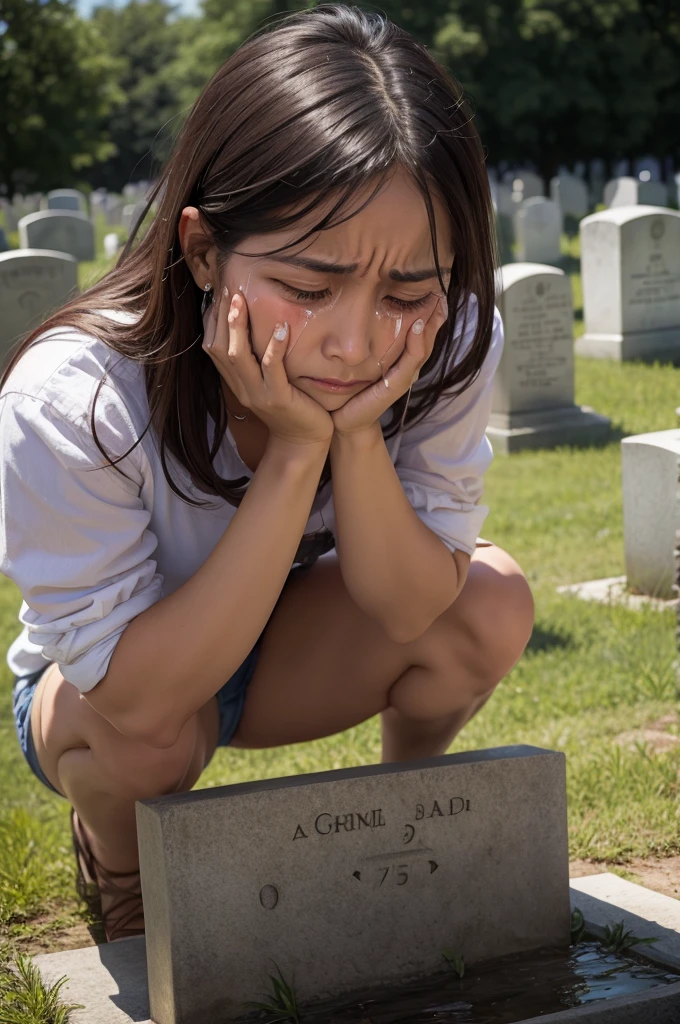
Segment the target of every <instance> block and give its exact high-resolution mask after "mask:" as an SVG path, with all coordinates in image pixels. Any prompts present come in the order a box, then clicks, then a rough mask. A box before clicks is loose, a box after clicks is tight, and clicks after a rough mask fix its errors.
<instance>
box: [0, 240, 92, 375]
mask: <svg viewBox="0 0 680 1024" xmlns="http://www.w3.org/2000/svg"><path fill="white" fill-rule="evenodd" d="M77 286H78V263H77V261H76V260H75V259H74V258H73V256H66V255H64V253H60V252H46V251H43V250H39V249H14V250H13V251H11V252H7V253H3V254H2V255H0V352H1V354H2V358H3V359H4V356H5V353H6V352H7V351H8V349H9V347H10V346H11V345H12V344H13V343H14V342H15V341H16V340H17V339H18V338H19V337H20V336H21V335H22V334H24V333H25V332H26V331H29V330H32V329H33V328H34V327H36V326H38V325H39V324H40V322H41V321H42V320H44V319H45V318H46V317H47V316H48V315H49V314H50V313H51V312H53V311H54V310H55V309H57V308H58V307H59V306H61V305H63V303H64V302H66V301H67V299H68V298H70V296H71V295H73V294H75V292H76V290H77Z"/></svg>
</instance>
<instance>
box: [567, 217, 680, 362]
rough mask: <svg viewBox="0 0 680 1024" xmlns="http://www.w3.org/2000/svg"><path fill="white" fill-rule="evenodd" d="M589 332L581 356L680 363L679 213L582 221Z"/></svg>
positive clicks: (582, 342) (581, 341)
mask: <svg viewBox="0 0 680 1024" xmlns="http://www.w3.org/2000/svg"><path fill="white" fill-rule="evenodd" d="M581 278H582V282H583V312H584V320H585V333H584V335H583V337H581V338H579V339H578V341H577V343H576V351H577V353H578V354H579V355H584V356H591V357H593V358H595V359H616V360H628V359H642V360H646V361H653V360H655V359H662V360H671V361H673V360H675V359H677V358H678V357H680V213H678V212H677V211H675V210H662V209H659V208H658V207H654V206H630V207H620V208H618V209H613V210H603V211H601V212H600V213H594V214H591V216H590V217H586V218H585V219H584V220H582V221H581Z"/></svg>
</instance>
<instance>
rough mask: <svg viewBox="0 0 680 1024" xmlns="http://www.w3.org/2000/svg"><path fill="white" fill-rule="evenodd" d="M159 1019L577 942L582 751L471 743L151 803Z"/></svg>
mask: <svg viewBox="0 0 680 1024" xmlns="http://www.w3.org/2000/svg"><path fill="white" fill-rule="evenodd" d="M137 824H138V833H139V847H140V858H141V867H142V890H143V895H144V905H145V920H146V929H147V934H146V939H147V959H148V971H149V993H150V1006H151V1016H152V1018H153V1019H154V1020H155V1021H157V1022H158V1024H199V1022H200V1024H203V1022H204V1021H206V1020H217V1019H220V1015H222V1016H223V1017H224V1019H225V1020H229V1019H232V1018H233V1017H237V1016H238V1015H239V1014H240V1013H242V1012H243V1006H244V1003H246V1002H247V1001H249V1000H253V999H257V998H258V997H259V996H260V994H261V993H262V992H263V991H266V990H267V975H268V973H269V972H270V970H271V966H272V965H271V960H274V961H276V963H277V964H278V965H279V966H280V968H281V970H282V971H283V973H284V975H285V976H286V977H288V978H294V981H295V988H296V992H297V995H298V999H299V1000H300V1002H301V1003H302V1004H305V1003H308V1004H309V1003H312V1002H315V1001H321V1000H324V999H330V998H334V997H335V996H340V995H345V994H348V993H351V992H353V991H356V990H358V989H361V988H365V987H366V986H367V985H376V984H378V985H380V984H388V983H393V982H395V981H396V980H401V981H407V980H409V979H415V978H418V977H424V976H427V975H429V974H431V973H434V972H435V971H436V970H438V969H439V967H440V964H441V951H442V949H444V948H445V947H454V948H457V949H460V950H461V951H462V953H463V955H464V956H465V960H466V962H468V963H473V962H474V961H476V960H480V959H484V958H486V957H492V956H497V955H499V954H502V953H508V952H511V951H519V950H528V949H532V948H537V947H539V946H542V945H546V944H566V943H568V941H569V898H568V852H567V820H566V795H565V761H564V755H563V754H560V753H556V752H552V751H544V750H540V749H538V748H535V747H504V748H499V749H497V750H487V751H476V752H472V753H464V754H453V755H448V756H445V757H439V758H429V759H427V760H424V761H420V762H409V763H404V764H396V765H376V766H370V767H366V768H353V769H345V770H342V771H333V772H321V773H318V774H315V775H305V776H296V777H293V778H286V779H274V780H269V781H264V782H256V783H247V784H244V785H237V786H225V787H221V788H218V789H207V790H201V791H197V792H192V793H188V794H178V795H172V796H166V797H161V798H159V799H155V800H146V801H143V802H141V803H139V804H138V805H137Z"/></svg>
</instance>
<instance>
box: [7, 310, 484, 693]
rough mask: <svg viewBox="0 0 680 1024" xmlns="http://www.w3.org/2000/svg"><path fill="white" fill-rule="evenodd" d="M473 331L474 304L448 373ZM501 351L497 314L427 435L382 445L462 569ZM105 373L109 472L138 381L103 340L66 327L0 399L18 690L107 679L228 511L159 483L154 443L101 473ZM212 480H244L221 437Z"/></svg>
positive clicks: (323, 510)
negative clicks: (51, 677) (139, 626)
mask: <svg viewBox="0 0 680 1024" xmlns="http://www.w3.org/2000/svg"><path fill="white" fill-rule="evenodd" d="M107 315H109V316H111V317H112V318H114V319H121V317H120V315H119V314H115V313H112V312H109V313H108V314H107ZM475 324H476V301H475V299H474V297H473V299H472V300H471V305H470V310H469V322H468V327H467V329H466V332H465V337H464V338H463V341H462V344H461V345H460V349H459V352H458V353H457V356H456V358H460V356H461V355H462V353H463V352H464V351H465V350H466V348H467V347H468V346H469V344H470V342H471V341H472V337H473V335H474V330H475ZM502 347H503V329H502V324H501V320H500V316H499V314H498V312H497V311H496V313H495V319H494V328H493V339H492V343H491V347H490V350H489V353H488V356H487V358H486V360H485V362H484V365H483V367H482V370H481V372H480V374H479V376H478V378H477V380H476V381H475V383H474V384H473V385H472V386H471V387H470V388H468V390H467V391H465V392H464V393H463V394H462V395H461V396H459V397H458V398H454V399H451V398H443V399H441V398H440V400H439V401H438V402H437V404H436V405H435V407H434V408H433V409H432V410H431V411H430V412H429V413H428V415H427V416H426V417H425V419H424V420H423V421H422V422H421V423H419V424H417V425H416V426H414V427H409V426H407V427H406V428H405V429H404V430H403V432H402V433H401V434H397V436H395V437H393V438H392V439H390V440H389V441H388V442H387V445H388V449H389V452H390V457H391V459H392V462H393V463H394V465H395V468H396V471H397V474H398V476H399V479H400V480H401V482H402V485H403V488H404V492H405V494H406V496H407V498H408V500H409V502H410V504H411V505H412V507H413V508H414V510H415V511H416V513H417V515H418V516H419V517H420V518H421V519H422V521H423V522H424V523H425V524H426V526H428V527H429V528H430V529H431V530H432V531H433V532H434V533H436V534H437V536H439V537H440V538H441V539H442V541H443V542H444V544H446V546H447V547H448V548H449V549H450V550H451V551H453V550H455V549H456V548H459V549H460V550H462V551H466V552H467V553H468V554H472V552H473V551H474V548H475V541H476V539H477V536H478V534H479V530H480V528H481V526H482V523H483V522H484V519H485V518H486V515H487V513H488V508H487V507H486V506H485V505H481V504H480V503H479V502H480V499H481V497H482V493H483V485H482V477H483V474H484V472H485V471H486V469H487V468H488V466H489V464H490V462H491V459H492V453H491V446H490V444H489V442H488V440H487V439H486V437H485V434H484V431H485V429H486V426H487V424H488V420H489V414H490V409H491V395H492V381H493V376H494V373H495V371H496V368H497V366H498V362H499V359H500V356H501V351H502ZM105 374H106V375H107V376H106V381H105V383H104V385H103V386H102V388H101V390H100V393H99V396H98V398H97V402H96V406H95V424H96V433H97V436H98V438H99V440H100V443H101V444H102V446H103V447H104V450H105V451H106V452H107V453H108V454H109V455H110V456H111V457H112V458H115V457H116V456H119V455H122V454H123V452H125V451H127V449H128V448H130V447H131V445H132V444H133V443H134V442H135V441H136V440H137V439H138V438H139V437H140V435H141V434H142V433H143V431H144V428H145V427H146V425H147V422H148V418H149V409H148V403H147V397H146V389H145V382H144V372H143V369H142V367H141V366H140V365H139V364H137V363H134V362H133V361H132V360H130V359H127V358H125V357H122V356H120V355H119V354H118V353H116V352H114V351H113V350H112V349H111V348H110V347H109V346H107V345H106V344H104V343H103V342H101V341H99V340H98V339H96V338H93V337H91V336H89V335H87V334H84V333H82V332H80V331H77V330H76V329H75V328H56V329H54V330H52V331H49V332H47V333H45V334H43V335H41V336H40V337H39V338H38V339H37V340H36V342H35V343H34V344H33V345H32V346H31V348H30V349H29V350H28V351H27V352H26V353H25V354H24V355H23V356H22V358H21V360H20V361H19V363H18V364H17V366H16V367H15V368H14V370H13V371H12V374H11V376H10V378H9V380H8V381H7V383H6V384H5V387H4V388H3V390H2V394H1V395H0V473H1V474H2V475H1V477H0V571H1V572H2V573H3V574H4V575H5V576H8V577H9V578H10V579H12V580H14V582H15V583H16V585H17V586H18V588H19V590H20V592H21V595H22V598H23V602H22V605H21V610H20V612H19V621H20V622H21V623H22V625H23V630H22V632H21V634H20V635H19V636H18V637H17V639H16V640H15V641H14V642H13V643H12V645H11V647H10V648H9V651H8V654H7V662H8V664H9V667H10V669H11V671H12V672H13V673H14V674H15V675H24V674H27V673H29V672H33V671H36V670H37V669H39V668H42V667H43V666H44V665H45V660H46V659H47V660H48V661H56V662H57V664H58V665H59V668H60V669H61V671H62V673H63V675H64V677H65V678H66V679H68V680H69V682H71V683H73V685H74V686H76V687H77V688H78V690H80V691H81V692H83V693H85V692H87V691H88V690H90V689H92V687H94V686H96V684H97V683H98V682H99V680H100V679H102V678H103V676H104V675H105V674H106V671H107V668H108V664H109V660H110V658H111V655H112V653H113V650H114V647H115V646H116V643H117V642H118V639H119V637H120V635H121V633H122V632H123V630H124V629H125V627H126V626H127V624H128V623H129V622H131V620H132V619H134V618H135V616H137V615H139V614H140V612H143V611H145V610H146V609H147V608H149V607H150V606H151V605H152V604H154V602H156V601H158V600H160V599H161V598H162V597H166V596H167V595H169V594H171V593H173V591H174V590H176V589H177V588H178V587H180V586H181V585H182V584H183V583H184V582H185V581H186V580H188V579H189V578H190V577H191V576H193V575H194V573H195V572H196V571H197V570H198V569H199V568H200V566H201V565H202V564H203V562H204V561H205V560H206V558H207V557H208V556H209V555H210V553H211V551H212V550H213V548H214V547H215V545H216V544H217V542H218V540H219V539H220V537H221V536H222V534H223V533H224V531H225V529H226V528H227V526H228V525H229V522H230V520H231V518H232V516H234V514H235V512H236V508H235V507H234V506H233V505H231V504H230V503H229V502H227V501H224V500H222V499H218V498H216V497H215V496H214V495H206V494H204V493H202V492H200V491H199V490H198V489H197V488H196V487H195V486H194V485H193V484H192V482H191V480H190V478H189V475H188V474H187V473H186V471H185V470H184V469H183V468H182V467H181V466H179V464H178V463H177V462H176V461H175V460H174V459H173V458H172V456H170V455H169V456H168V460H169V462H170V467H171V472H172V475H173V477H174V479H175V480H176V481H177V483H178V484H179V486H180V489H181V490H184V491H185V493H188V494H190V495H191V496H192V497H196V498H198V499H203V500H205V499H207V500H209V501H210V503H211V507H210V508H197V507H194V506H192V505H189V504H188V503H187V502H185V501H183V500H182V499H181V498H180V497H178V495H176V494H175V493H174V491H172V490H171V488H170V487H169V486H168V483H167V481H166V479H165V475H164V473H163V468H162V466H161V462H160V458H159V453H158V448H157V442H156V440H155V437H154V435H153V433H152V430H151V429H149V430H148V431H147V432H146V434H145V435H144V437H143V439H142V441H141V443H140V444H138V445H137V446H136V447H135V449H134V451H133V452H132V453H131V454H130V455H129V456H127V457H126V458H125V459H124V460H122V462H120V463H119V465H120V468H121V469H122V470H123V471H124V472H125V474H126V476H123V475H121V474H120V473H119V472H117V471H116V470H115V469H112V468H110V467H106V466H105V461H104V458H103V456H102V455H101V453H100V451H99V450H98V448H97V446H96V445H95V442H94V439H93V435H92V431H91V428H90V414H91V408H92V399H93V397H94V392H95V389H96V387H97V385H98V384H99V382H100V380H101V379H102V378H103V377H104V375H105ZM428 376H429V375H428ZM427 379H428V377H425V376H423V378H421V380H419V381H418V383H417V384H416V385H415V386H414V389H413V391H414V392H415V390H416V388H417V387H419V386H422V385H423V383H424V382H426V381H427ZM390 416H391V414H390V413H389V412H388V413H386V414H385V416H384V417H383V418H382V420H381V422H382V423H383V425H387V424H388V423H389V422H390ZM213 429H214V424H213V423H212V421H211V420H210V421H209V430H213ZM102 466H104V468H101V467H102ZM215 467H216V469H217V471H218V472H219V474H220V475H221V476H222V477H223V478H229V479H236V478H238V477H241V476H246V477H249V478H250V477H252V475H253V474H252V472H251V470H250V469H248V467H247V466H245V464H244V463H243V462H242V461H241V460H240V458H239V455H238V451H237V448H236V445H235V443H234V439H233V437H232V435H231V432H230V431H229V430H227V433H226V435H225V438H224V439H223V442H222V445H221V447H220V450H219V452H218V454H217V456H216V459H215ZM324 526H325V527H327V528H328V529H330V530H331V531H333V532H334V526H335V519H334V512H333V498H332V488H331V486H330V485H328V486H327V487H326V488H325V489H324V491H322V492H321V494H320V495H319V496H318V498H317V500H316V501H315V503H314V505H313V507H312V514H311V515H310V518H309V521H308V523H307V526H306V528H305V533H312V532H314V531H316V530H321V529H323V527H324Z"/></svg>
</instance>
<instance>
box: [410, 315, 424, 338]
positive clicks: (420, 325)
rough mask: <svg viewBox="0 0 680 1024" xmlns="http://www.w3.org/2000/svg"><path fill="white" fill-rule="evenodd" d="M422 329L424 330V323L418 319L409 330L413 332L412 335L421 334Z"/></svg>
mask: <svg viewBox="0 0 680 1024" xmlns="http://www.w3.org/2000/svg"><path fill="white" fill-rule="evenodd" d="M424 329H425V321H424V320H421V319H420V318H418V320H416V322H415V323H414V325H413V327H412V328H411V330H412V331H413V333H414V334H422V333H423V330H424Z"/></svg>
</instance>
